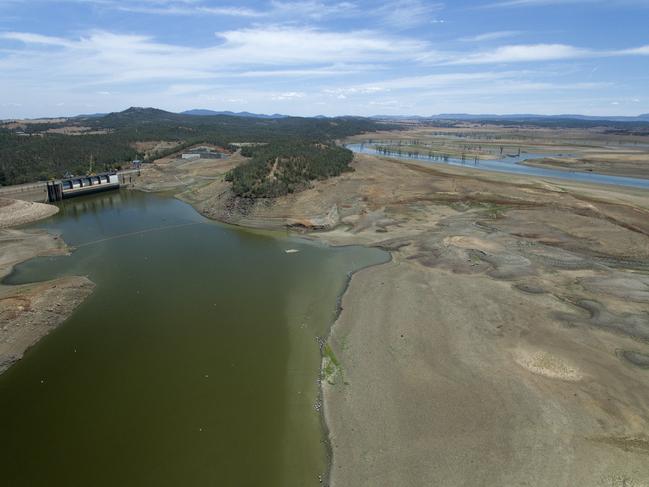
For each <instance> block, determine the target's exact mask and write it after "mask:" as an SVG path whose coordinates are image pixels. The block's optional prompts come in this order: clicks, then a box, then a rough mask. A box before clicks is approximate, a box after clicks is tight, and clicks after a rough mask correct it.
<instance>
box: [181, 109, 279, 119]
mask: <svg viewBox="0 0 649 487" xmlns="http://www.w3.org/2000/svg"><path fill="white" fill-rule="evenodd" d="M180 114H181V115H196V116H200V117H209V116H212V115H229V116H231V117H248V118H288V117H289V115H282V114H279V113H273V114H272V115H265V114H263V113H250V112H231V111H229V110H226V111H221V112H217V111H214V110H206V109H204V108H194V109H193V110H186V111H184V112H180Z"/></svg>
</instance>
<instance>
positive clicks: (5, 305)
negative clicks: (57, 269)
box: [0, 198, 94, 373]
mask: <svg viewBox="0 0 649 487" xmlns="http://www.w3.org/2000/svg"><path fill="white" fill-rule="evenodd" d="M58 211H59V210H58V208H57V207H56V206H53V205H48V204H44V203H36V202H31V201H21V200H14V199H8V198H0V281H1V280H2V279H4V278H5V277H6V276H7V275H8V274H10V273H11V271H12V269H13V267H14V266H15V265H16V264H19V263H21V262H24V261H26V260H29V259H32V258H34V257H37V256H45V255H61V254H65V253H67V251H68V250H67V247H66V245H65V243H64V242H63V240H62V239H61V238H59V237H58V236H56V235H52V234H50V233H48V232H46V231H43V230H25V229H16V228H12V227H16V226H19V225H24V224H27V223H31V222H34V221H37V220H41V219H43V218H47V217H49V216H52V215H54V214H55V213H57V212H58ZM93 287H94V285H93V284H92V282H90V281H89V280H88V279H87V278H85V277H76V276H71V277H62V278H60V279H55V280H52V281H45V282H38V283H34V284H26V285H21V286H8V285H4V284H0V323H1V325H0V373H2V372H4V371H5V370H7V369H8V368H9V367H10V366H11V365H12V364H13V363H15V362H16V361H17V360H19V359H20V358H21V357H22V356H23V354H24V352H25V350H27V349H28V348H29V347H31V346H32V345H34V344H35V343H36V342H37V341H38V340H39V339H40V338H42V337H43V336H45V335H47V333H49V332H50V331H51V330H52V329H54V328H55V327H57V326H58V325H59V324H61V323H62V322H63V321H64V320H65V319H66V318H67V317H68V316H69V315H70V314H71V313H72V311H73V310H74V308H76V307H77V306H78V305H79V303H81V302H82V301H83V300H84V299H85V298H86V296H88V295H89V294H90V293H91V292H92V289H93Z"/></svg>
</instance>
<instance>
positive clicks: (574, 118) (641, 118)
mask: <svg viewBox="0 0 649 487" xmlns="http://www.w3.org/2000/svg"><path fill="white" fill-rule="evenodd" d="M187 116H189V117H214V116H228V117H242V118H260V119H266V120H276V119H284V118H293V116H292V115H284V114H281V113H273V114H271V115H267V114H263V113H252V112H232V111H229V110H223V111H216V110H209V109H204V108H194V109H192V110H186V111H184V112H179V113H177V112H168V111H165V110H160V109H158V108H143V107H131V108H128V109H126V110H124V111H121V112H113V113H92V114H84V115H77V116H75V117H55V118H71V119H79V120H81V119H86V120H89V119H100V118H101V119H104V120H105V121H109V120H111V119H120V120H124V119H131V118H146V119H149V120H167V121H170V120H179V119H182V118H183V117H187ZM297 118H300V117H297ZM302 118H315V119H328V118H369V119H373V120H383V121H393V122H400V121H401V122H402V121H422V122H424V121H458V120H459V121H462V120H464V121H476V122H478V121H483V122H488V121H494V122H508V121H511V122H538V123H544V124H547V123H552V122H555V123H561V122H562V121H563V122H567V123H570V122H579V121H581V122H586V123H588V125H589V126H593V125H594V124H596V123H597V122H630V123H641V124H645V123H649V113H644V114H642V115H637V116H635V117H633V116H618V115H611V116H592V115H579V114H561V115H538V114H534V113H512V114H508V115H496V114H492V113H484V114H470V113H440V114H437V115H429V116H423V115H374V116H371V117H358V116H340V117H328V116H325V115H316V116H313V117H302ZM4 122H6V121H4Z"/></svg>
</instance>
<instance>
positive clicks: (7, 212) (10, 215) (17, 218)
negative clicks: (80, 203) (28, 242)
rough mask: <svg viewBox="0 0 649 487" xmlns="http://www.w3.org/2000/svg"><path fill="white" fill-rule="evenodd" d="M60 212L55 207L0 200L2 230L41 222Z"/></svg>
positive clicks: (29, 202) (0, 225)
mask: <svg viewBox="0 0 649 487" xmlns="http://www.w3.org/2000/svg"><path fill="white" fill-rule="evenodd" d="M58 211H59V209H58V208H57V207H56V206H53V205H46V204H44V203H35V202H32V201H22V200H14V199H9V198H0V229H1V228H8V227H15V226H17V225H24V224H26V223H30V222H33V221H36V220H41V219H43V218H47V217H48V216H52V215H54V214H56V213H57V212H58Z"/></svg>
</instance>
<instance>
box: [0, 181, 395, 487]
mask: <svg viewBox="0 0 649 487" xmlns="http://www.w3.org/2000/svg"><path fill="white" fill-rule="evenodd" d="M33 227H39V228H46V229H48V230H50V231H52V232H56V233H60V234H61V235H62V237H63V238H64V240H65V241H66V242H67V243H68V244H69V245H70V246H71V247H72V248H73V249H74V251H73V252H72V253H71V254H70V255H69V256H59V257H43V258H37V259H33V260H31V261H28V262H26V263H24V264H22V265H20V266H18V267H17V268H16V269H15V270H14V272H13V273H12V274H11V275H10V276H9V277H8V278H7V280H6V282H7V283H11V284H19V283H25V282H33V281H40V280H45V279H51V278H54V277H58V276H62V275H87V276H88V277H89V278H90V279H91V280H92V281H93V282H95V283H96V285H97V286H96V289H95V291H94V293H93V294H92V295H91V296H90V297H89V298H88V299H87V300H86V301H85V302H84V303H83V304H82V305H81V306H79V308H77V310H76V311H75V312H74V314H73V315H72V316H71V317H70V318H69V319H68V320H67V321H66V322H65V323H63V324H62V325H61V326H60V327H59V328H57V329H56V330H54V331H53V332H51V333H50V334H49V335H48V336H46V337H45V338H43V339H42V340H41V341H40V342H39V343H38V344H37V345H36V346H34V347H33V348H31V349H30V350H29V351H28V352H27V353H26V354H25V357H24V358H23V359H22V360H21V361H19V362H18V363H17V364H15V365H14V366H13V367H11V368H10V369H9V370H8V371H7V372H5V373H4V374H3V375H2V376H0V431H2V446H3V452H2V455H0V468H1V469H2V472H3V482H5V483H6V485H12V486H22V485H29V486H36V485H47V486H54V485H95V486H98V485H106V486H108V485H110V486H115V485H121V486H128V485H133V486H136V485H137V486H141V485H157V486H167V485H168V486H178V485H187V486H191V485H195V486H204V485H237V486H258V485H265V486H293V485H295V486H303V485H318V484H319V482H318V475H320V474H322V473H324V472H325V470H326V462H327V458H326V449H325V446H324V444H323V442H322V440H323V431H322V426H321V420H320V415H319V412H318V411H317V408H315V407H314V405H315V403H316V401H317V397H318V382H317V379H318V374H319V367H320V350H319V344H318V341H317V337H323V336H326V335H327V333H328V330H329V326H330V325H331V323H332V321H333V320H334V318H335V314H336V299H337V297H338V296H339V294H340V293H341V292H342V291H343V289H344V286H345V283H346V280H347V278H348V275H349V273H350V272H352V271H354V270H357V269H359V268H362V267H364V266H367V265H372V264H376V263H379V262H384V261H386V260H387V258H388V255H387V254H386V253H385V252H382V251H380V250H376V249H367V248H362V247H344V248H329V247H325V246H322V245H319V244H317V243H312V242H309V241H306V240H303V239H298V238H294V237H288V236H285V235H281V234H277V233H274V234H271V233H260V232H252V231H245V230H241V229H237V228H234V227H229V226H225V225H221V224H218V223H214V222H212V221H210V220H207V219H205V218H203V217H202V216H200V215H199V214H198V213H196V212H195V211H194V209H193V208H192V207H191V206H189V205H187V204H185V203H183V202H180V201H178V200H176V199H173V198H170V197H164V196H156V195H151V194H145V193H139V192H129V191H120V192H114V193H104V194H100V195H96V196H89V197H82V198H78V199H74V200H69V201H65V202H64V203H62V205H61V211H60V212H59V213H58V214H57V215H55V216H53V217H52V218H50V219H48V220H46V221H44V222H40V223H39V224H37V225H33ZM287 250H297V252H295V251H292V252H290V253H287V252H286V251H287Z"/></svg>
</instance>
